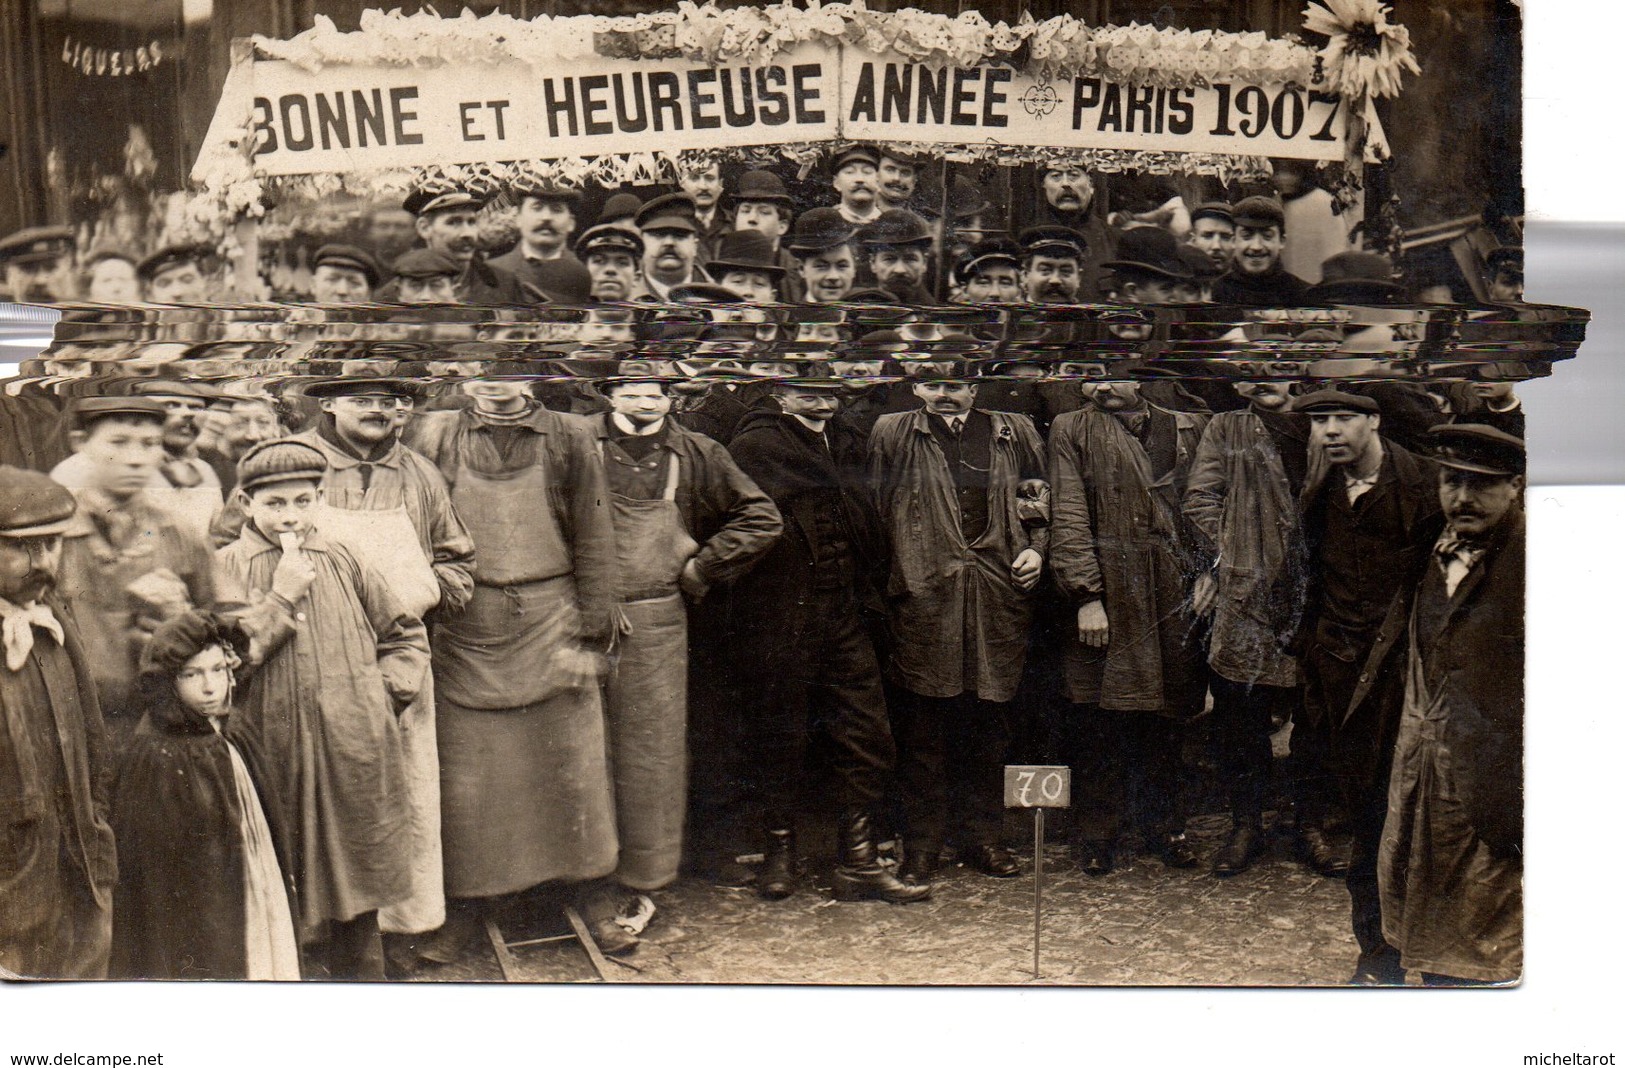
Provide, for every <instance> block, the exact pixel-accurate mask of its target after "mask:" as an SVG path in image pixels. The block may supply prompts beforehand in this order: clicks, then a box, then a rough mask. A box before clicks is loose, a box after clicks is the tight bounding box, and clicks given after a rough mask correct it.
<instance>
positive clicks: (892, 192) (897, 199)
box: [875, 148, 920, 210]
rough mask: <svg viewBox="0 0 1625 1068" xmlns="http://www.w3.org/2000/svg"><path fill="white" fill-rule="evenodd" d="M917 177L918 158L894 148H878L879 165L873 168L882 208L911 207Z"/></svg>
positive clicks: (917, 180) (918, 172) (918, 176)
mask: <svg viewBox="0 0 1625 1068" xmlns="http://www.w3.org/2000/svg"><path fill="white" fill-rule="evenodd" d="M919 179H920V161H919V160H918V159H916V158H915V157H913V156H910V155H908V154H907V153H904V152H901V151H899V150H898V149H895V148H883V149H881V150H880V166H879V167H877V168H876V169H875V182H876V185H877V186H878V192H879V195H880V206H881V208H882V210H890V209H892V208H912V207H913V204H912V203H911V202H912V201H913V200H914V191H915V188H916V187H917V186H918V185H919Z"/></svg>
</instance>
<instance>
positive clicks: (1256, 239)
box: [1213, 197, 1309, 308]
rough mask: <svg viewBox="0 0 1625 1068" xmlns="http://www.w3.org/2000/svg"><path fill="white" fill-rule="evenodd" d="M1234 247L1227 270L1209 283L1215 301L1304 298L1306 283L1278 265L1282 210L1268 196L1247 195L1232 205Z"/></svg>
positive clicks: (1271, 302)
mask: <svg viewBox="0 0 1625 1068" xmlns="http://www.w3.org/2000/svg"><path fill="white" fill-rule="evenodd" d="M1232 217H1233V218H1234V220H1235V226H1236V237H1235V248H1234V251H1233V253H1232V256H1231V261H1230V270H1229V271H1227V272H1226V273H1225V274H1224V275H1223V276H1222V277H1221V278H1220V279H1219V280H1218V281H1217V282H1215V283H1214V284H1213V300H1214V302H1215V303H1218V304H1242V305H1248V306H1252V307H1277V308H1285V307H1291V306H1292V305H1294V304H1301V303H1303V301H1304V292H1305V290H1307V289H1308V288H1309V284H1308V283H1307V282H1305V281H1304V280H1303V279H1301V278H1299V277H1298V276H1297V275H1295V274H1290V273H1288V272H1287V270H1286V268H1284V267H1282V266H1281V252H1282V250H1283V249H1285V248H1286V213H1285V211H1284V210H1283V209H1282V207H1281V202H1280V201H1278V200H1275V199H1274V198H1272V197H1247V198H1246V199H1244V200H1242V201H1241V202H1240V203H1239V204H1237V205H1236V207H1235V211H1234V212H1233V213H1232Z"/></svg>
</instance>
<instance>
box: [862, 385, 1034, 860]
mask: <svg viewBox="0 0 1625 1068" xmlns="http://www.w3.org/2000/svg"><path fill="white" fill-rule="evenodd" d="M976 388H977V387H976V383H974V382H972V381H970V380H969V379H968V378H967V377H964V376H963V370H962V369H960V368H951V369H948V370H947V373H946V374H943V373H940V372H932V373H927V374H925V375H922V376H920V377H919V378H917V379H916V380H915V382H914V395H915V396H916V397H918V398H919V399H920V400H921V401H922V402H923V404H924V407H923V408H921V409H917V410H915V411H913V412H898V413H894V414H890V415H884V416H881V417H880V420H879V422H877V423H876V424H875V429H874V432H873V433H872V434H871V435H870V438H869V477H870V482H871V484H872V485H873V486H874V492H875V495H876V499H877V501H878V504H879V511H880V519H881V522H882V524H883V525H884V527H885V529H886V531H887V534H888V535H889V538H888V541H889V544H890V546H891V567H890V575H891V579H890V582H889V583H888V586H887V589H886V594H887V597H886V611H887V617H888V622H889V624H890V626H889V630H890V635H891V641H890V642H889V646H890V655H889V656H888V657H887V664H886V669H887V672H888V674H889V675H890V677H891V679H892V681H893V682H894V683H895V684H896V689H895V690H894V691H893V693H894V696H895V697H896V698H897V700H896V702H895V703H894V705H893V707H892V709H891V719H892V730H893V732H894V734H895V736H896V740H897V773H898V780H899V788H900V791H901V793H902V797H903V807H904V812H905V814H906V816H907V832H908V837H907V852H906V856H905V858H904V861H903V867H902V870H901V873H900V874H901V876H902V879H903V882H905V883H911V884H913V885H918V886H927V885H929V884H930V883H931V880H932V879H933V878H935V876H936V872H937V865H938V861H939V857H940V854H941V852H942V848H943V846H944V845H945V844H947V840H948V836H949V834H950V832H953V833H955V835H956V839H957V841H956V844H957V846H958V850H959V856H960V858H961V859H962V860H963V861H964V862H965V863H967V864H969V865H970V866H971V867H974V868H976V869H977V870H978V871H981V872H982V873H983V874H985V875H990V876H993V877H994V878H1001V879H1002V878H1009V877H1011V876H1014V875H1017V874H1019V873H1020V870H1021V869H1020V866H1019V865H1018V864H1017V863H1016V860H1015V858H1014V857H1013V856H1011V854H1010V851H1009V850H1008V849H1006V848H1005V846H1004V843H1003V841H1001V834H1000V832H1001V829H1002V826H1003V821H1004V809H1003V806H1002V803H1001V793H1000V788H1001V784H1002V782H1003V765H1004V763H1005V758H1006V756H1007V753H1008V750H1009V748H1010V739H1011V734H1012V713H1011V702H1012V701H1013V700H1014V698H1015V695H1016V688H1017V686H1018V685H1019V683H1020V682H1021V674H1022V669H1023V666H1024V665H1025V662H1026V654H1027V640H1028V634H1029V631H1030V630H1031V626H1032V618H1033V605H1034V598H1033V595H1032V594H1033V590H1034V588H1035V587H1036V586H1037V585H1038V578H1039V574H1040V573H1041V572H1042V570H1043V561H1044V552H1045V549H1046V548H1047V547H1048V543H1049V530H1048V526H1049V486H1048V483H1047V482H1046V481H1045V477H1046V476H1045V472H1044V445H1043V442H1042V440H1041V439H1040V438H1039V436H1038V431H1037V430H1036V429H1034V427H1033V424H1032V420H1030V419H1028V418H1027V417H1026V416H1024V415H1014V414H1010V413H1007V412H986V411H981V410H979V409H975V408H973V407H972V405H973V404H974V403H975V400H976ZM950 809H952V810H953V811H954V816H955V817H957V818H955V819H953V821H952V825H951V823H950V820H951V817H950Z"/></svg>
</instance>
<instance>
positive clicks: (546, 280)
mask: <svg viewBox="0 0 1625 1068" xmlns="http://www.w3.org/2000/svg"><path fill="white" fill-rule="evenodd" d="M509 192H510V195H512V196H514V197H516V198H517V199H518V201H519V211H518V214H517V215H516V217H515V221H516V222H517V223H518V225H519V244H517V245H515V246H514V247H513V248H512V249H510V250H508V251H507V252H504V253H503V254H502V255H500V256H497V257H496V258H495V259H493V260H491V266H492V267H495V268H496V269H498V270H502V271H507V272H508V273H510V274H512V275H513V276H514V277H516V278H518V279H519V280H520V281H521V282H524V283H526V284H527V285H530V286H532V287H533V288H535V289H536V290H537V291H539V292H540V293H541V294H542V295H543V296H545V297H546V298H547V299H548V300H550V301H552V302H553V303H555V304H581V303H583V302H584V301H585V300H586V298H587V293H588V291H589V290H590V289H591V280H590V278H589V275H588V272H587V270H586V268H585V267H583V266H582V263H581V261H580V260H579V259H577V258H576V256H575V253H573V252H571V251H570V236H571V235H572V234H574V233H575V232H576V211H577V210H578V209H579V207H580V204H581V194H580V193H579V192H577V191H576V190H574V189H565V188H564V187H562V186H557V185H551V184H547V183H542V182H535V183H530V184H527V185H520V186H515V187H514V188H513V189H511V190H510V191H509Z"/></svg>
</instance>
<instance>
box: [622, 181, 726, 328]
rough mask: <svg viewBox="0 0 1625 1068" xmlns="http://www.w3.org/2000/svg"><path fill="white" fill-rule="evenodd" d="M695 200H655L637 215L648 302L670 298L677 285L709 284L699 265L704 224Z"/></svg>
mask: <svg viewBox="0 0 1625 1068" xmlns="http://www.w3.org/2000/svg"><path fill="white" fill-rule="evenodd" d="M695 210H696V209H695V206H694V198H693V197H691V196H689V195H688V194H687V193H670V194H667V195H666V196H663V197H655V198H654V199H653V200H651V201H649V202H648V203H647V204H645V205H643V207H642V209H640V210H639V211H638V214H637V220H636V221H637V227H638V232H639V233H640V234H642V235H643V291H642V293H641V294H639V296H641V297H644V298H645V299H653V300H658V301H665V300H668V299H670V294H671V288H672V287H673V286H680V285H684V284H686V283H689V282H709V281H711V280H712V279H711V277H710V276H709V275H707V274H706V273H705V271H704V269H703V268H701V267H700V264H699V255H700V223H699V219H698V218H697V217H696V215H695Z"/></svg>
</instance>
